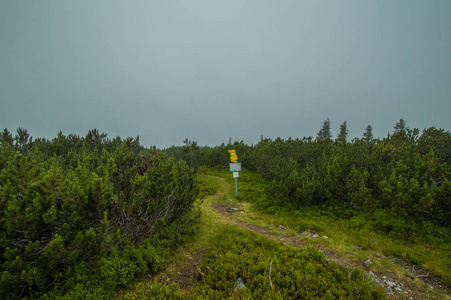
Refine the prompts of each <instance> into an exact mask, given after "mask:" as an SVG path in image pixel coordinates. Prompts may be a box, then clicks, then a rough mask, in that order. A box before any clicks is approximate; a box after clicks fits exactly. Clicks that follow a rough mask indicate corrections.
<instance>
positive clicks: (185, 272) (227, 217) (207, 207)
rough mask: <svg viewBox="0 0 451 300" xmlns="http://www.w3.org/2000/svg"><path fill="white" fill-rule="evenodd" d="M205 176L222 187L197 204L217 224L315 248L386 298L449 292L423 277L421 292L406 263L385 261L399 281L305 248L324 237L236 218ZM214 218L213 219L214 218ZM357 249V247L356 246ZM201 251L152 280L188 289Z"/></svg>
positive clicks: (327, 253)
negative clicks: (400, 272) (360, 274)
mask: <svg viewBox="0 0 451 300" xmlns="http://www.w3.org/2000/svg"><path fill="white" fill-rule="evenodd" d="M204 176H208V177H214V178H217V179H218V180H220V181H221V182H222V187H221V188H219V189H218V190H217V191H216V193H215V194H214V195H211V196H209V197H208V200H206V202H204V203H203V204H202V205H201V208H202V212H203V214H207V215H211V214H220V215H221V217H219V216H218V217H219V218H217V222H222V221H226V222H227V223H229V224H230V223H231V224H235V225H237V226H239V227H241V228H243V229H247V230H251V231H253V232H255V233H258V234H260V235H263V236H265V237H267V238H270V239H274V240H279V241H281V242H283V243H284V244H285V245H287V246H292V247H298V248H301V247H307V246H308V247H315V248H316V249H318V250H319V251H321V252H323V253H324V254H325V256H326V258H327V259H328V260H330V261H334V262H336V263H338V264H340V265H343V266H346V267H347V268H350V269H353V268H360V269H363V270H364V271H365V274H366V275H367V276H370V278H371V280H372V281H373V282H375V283H376V284H378V285H381V286H383V287H384V288H385V291H386V295H387V297H389V298H390V299H442V298H439V297H437V296H435V295H434V294H433V293H431V292H432V291H433V290H434V289H436V290H441V291H444V292H445V293H447V291H450V290H451V287H450V286H449V285H445V284H443V283H442V281H441V280H440V279H439V278H437V277H434V276H428V277H423V278H418V279H421V280H422V281H424V282H425V283H426V284H427V286H429V287H428V288H426V289H423V290H421V289H420V288H419V287H418V285H416V284H414V282H413V281H414V279H415V278H416V276H417V275H419V274H426V272H425V271H424V270H421V269H419V268H418V267H413V266H412V265H411V264H410V263H408V262H406V261H404V260H401V259H398V258H388V259H390V260H391V261H393V262H394V263H397V264H398V265H401V266H402V267H403V268H404V269H406V270H407V271H409V272H411V273H412V276H411V278H410V279H402V278H399V277H398V276H396V274H393V273H380V272H375V271H372V270H371V267H370V268H369V269H366V268H365V267H364V266H363V264H362V262H360V263H359V262H356V261H353V260H351V259H348V258H346V257H343V256H341V255H339V254H338V253H336V252H334V251H333V250H331V249H330V248H328V247H326V246H324V245H321V244H319V245H318V244H316V243H315V245H314V246H313V245H309V240H310V239H309V238H307V237H310V238H316V239H322V238H325V237H321V236H318V235H317V234H315V233H314V232H311V231H305V232H302V233H296V234H295V235H293V234H292V231H291V234H288V228H284V227H282V226H279V227H278V228H272V230H270V229H268V228H269V227H268V228H267V227H260V226H256V225H253V224H250V223H247V222H244V221H241V220H239V219H238V216H239V215H240V214H241V213H246V212H244V211H243V209H242V208H243V206H242V205H238V204H235V205H233V204H221V203H218V201H219V199H221V198H222V197H223V196H224V195H225V194H226V193H227V188H226V187H225V179H224V178H222V177H217V176H212V175H204ZM215 219H216V218H215ZM356 247H357V246H356ZM204 253H205V250H198V251H195V252H192V253H190V252H186V253H184V256H183V257H184V258H183V259H182V260H181V261H180V260H179V261H178V262H176V263H175V264H174V265H173V266H172V269H173V271H170V272H163V273H160V274H158V275H156V276H154V277H152V278H156V279H157V280H159V281H162V282H169V281H172V282H175V283H177V284H178V285H179V286H180V288H181V289H182V290H188V289H190V288H191V286H192V285H193V284H194V282H195V281H194V280H193V278H194V277H195V274H196V273H197V272H199V270H198V266H199V265H200V262H201V260H202V258H203V255H204ZM372 254H373V256H376V257H377V258H378V259H379V258H387V257H384V256H383V255H380V254H375V253H372ZM412 271H413V272H412ZM445 299H451V297H450V295H449V294H447V295H446V296H445Z"/></svg>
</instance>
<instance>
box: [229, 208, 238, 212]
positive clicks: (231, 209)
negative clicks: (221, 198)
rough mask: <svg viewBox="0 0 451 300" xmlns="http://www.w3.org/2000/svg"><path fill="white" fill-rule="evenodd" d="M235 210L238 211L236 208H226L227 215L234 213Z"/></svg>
mask: <svg viewBox="0 0 451 300" xmlns="http://www.w3.org/2000/svg"><path fill="white" fill-rule="evenodd" d="M237 210H238V208H236V207H227V212H229V213H234V212H236V211H237Z"/></svg>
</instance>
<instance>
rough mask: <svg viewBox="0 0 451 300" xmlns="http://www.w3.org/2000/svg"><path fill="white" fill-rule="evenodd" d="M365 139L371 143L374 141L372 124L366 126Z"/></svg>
mask: <svg viewBox="0 0 451 300" xmlns="http://www.w3.org/2000/svg"><path fill="white" fill-rule="evenodd" d="M363 139H364V140H365V141H367V142H370V141H371V140H372V139H373V127H371V125H370V124H368V126H366V131H365V132H364V133H363Z"/></svg>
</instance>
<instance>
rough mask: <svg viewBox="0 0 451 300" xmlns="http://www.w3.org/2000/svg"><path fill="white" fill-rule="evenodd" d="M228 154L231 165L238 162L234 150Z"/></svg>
mask: <svg viewBox="0 0 451 300" xmlns="http://www.w3.org/2000/svg"><path fill="white" fill-rule="evenodd" d="M229 153H230V162H232V163H236V162H237V160H238V156H237V155H236V151H235V150H229Z"/></svg>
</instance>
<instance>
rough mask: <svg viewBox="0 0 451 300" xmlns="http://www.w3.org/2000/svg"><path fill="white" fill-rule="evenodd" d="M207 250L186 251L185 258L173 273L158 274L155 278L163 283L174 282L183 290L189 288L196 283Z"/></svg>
mask: <svg viewBox="0 0 451 300" xmlns="http://www.w3.org/2000/svg"><path fill="white" fill-rule="evenodd" d="M205 252H206V250H202V251H197V252H195V253H185V254H184V259H183V260H182V261H179V262H177V267H176V270H175V271H174V272H173V273H172V274H166V273H163V274H158V275H156V276H155V278H156V279H157V280H158V281H159V282H163V283H169V282H174V283H176V284H178V286H179V287H180V289H181V290H183V291H187V290H189V289H190V288H191V287H192V286H193V284H195V281H196V280H195V277H196V273H197V272H199V266H200V262H201V260H202V257H203V256H204V254H205ZM204 271H205V270H204ZM201 272H203V271H202V270H201Z"/></svg>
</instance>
